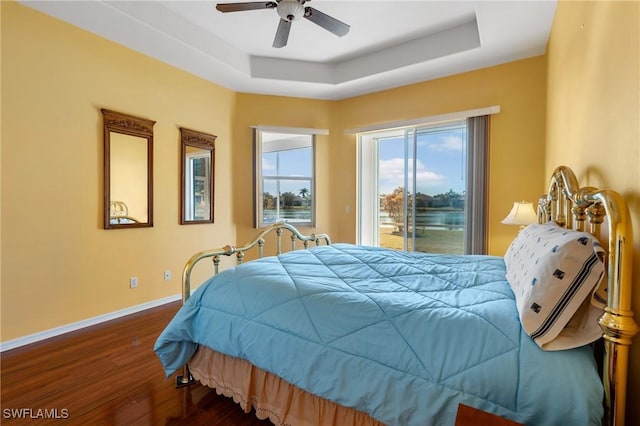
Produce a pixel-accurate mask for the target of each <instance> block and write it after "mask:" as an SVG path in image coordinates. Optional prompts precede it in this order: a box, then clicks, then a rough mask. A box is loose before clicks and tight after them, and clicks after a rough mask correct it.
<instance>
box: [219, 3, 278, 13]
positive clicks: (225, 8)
mask: <svg viewBox="0 0 640 426" xmlns="http://www.w3.org/2000/svg"><path fill="white" fill-rule="evenodd" d="M274 7H278V3H276V2H274V1H266V2H265V1H258V2H255V1H254V2H246V3H218V4H216V9H218V10H219V11H220V12H242V11H244V10H258V9H272V8H274Z"/></svg>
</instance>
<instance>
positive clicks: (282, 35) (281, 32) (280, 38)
mask: <svg viewBox="0 0 640 426" xmlns="http://www.w3.org/2000/svg"><path fill="white" fill-rule="evenodd" d="M289 31H291V21H287V20H286V19H280V23H279V24H278V31H276V37H275V38H274V39H273V47H285V46H286V45H287V41H288V40H289Z"/></svg>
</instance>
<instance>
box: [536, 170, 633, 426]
mask: <svg viewBox="0 0 640 426" xmlns="http://www.w3.org/2000/svg"><path fill="white" fill-rule="evenodd" d="M605 219H606V220H607V223H608V229H607V231H608V232H607V234H605V237H606V238H605V237H603V236H602V234H603V233H602V230H601V225H602V223H603V222H604V221H605ZM550 220H553V221H555V222H556V223H558V224H559V225H560V226H563V227H566V228H571V229H576V230H578V231H587V232H590V233H591V234H593V235H595V236H596V237H598V238H600V241H604V240H605V239H607V240H608V241H609V245H608V247H605V248H607V253H608V256H607V260H606V268H607V279H608V282H607V306H606V307H605V311H604V314H603V315H602V317H601V318H600V320H599V321H598V322H599V324H600V327H601V328H602V332H603V338H604V349H605V352H604V361H603V372H602V381H603V385H604V393H605V398H604V409H605V413H604V421H603V424H605V425H616V426H622V425H624V417H625V402H626V396H627V370H628V368H629V346H630V345H631V340H632V338H633V336H634V335H635V334H636V333H637V332H638V325H637V324H636V322H635V320H634V318H633V311H632V310H631V291H632V287H633V281H632V265H633V231H632V229H631V217H630V215H629V208H628V207H627V204H626V203H625V201H624V199H623V198H622V196H621V195H620V194H619V193H617V192H616V191H613V190H610V189H598V188H593V187H590V186H586V187H580V185H578V180H577V179H576V176H575V174H574V173H573V171H572V170H571V169H570V168H568V167H566V166H559V167H557V168H556V169H555V171H554V172H553V175H552V177H551V182H550V184H549V191H548V193H547V194H546V195H543V196H542V197H541V198H540V200H539V203H538V221H539V222H541V223H544V222H548V221H550ZM585 222H588V223H587V224H588V225H589V226H588V229H585V225H586V224H585Z"/></svg>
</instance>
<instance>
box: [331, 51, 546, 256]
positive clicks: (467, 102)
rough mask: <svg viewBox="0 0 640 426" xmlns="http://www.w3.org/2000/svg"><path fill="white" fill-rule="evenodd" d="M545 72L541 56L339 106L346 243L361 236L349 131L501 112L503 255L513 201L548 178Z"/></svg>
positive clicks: (494, 147)
mask: <svg viewBox="0 0 640 426" xmlns="http://www.w3.org/2000/svg"><path fill="white" fill-rule="evenodd" d="M545 67H546V62H545V58H544V57H542V56H540V57H536V58H533V59H528V60H523V61H518V62H513V63H509V64H506V65H501V66H496V67H491V68H486V69H482V70H479V71H473V72H468V73H464V74H460V75H455V76H452V77H447V78H442V79H438V80H433V81H428V82H424V83H419V84H414V85H411V86H406V87H402V88H398V89H393V90H388V91H384V92H379V93H374V94H371V95H366V96H360V97H356V98H351V99H346V100H343V101H340V102H338V103H337V104H336V106H335V109H334V111H333V117H334V119H333V128H334V129H335V131H334V137H335V138H336V140H335V141H334V143H333V144H332V146H331V149H332V152H331V158H332V159H333V165H332V167H331V169H332V172H333V173H334V174H333V179H334V180H335V182H334V185H332V187H333V188H334V194H335V196H336V198H335V201H334V203H335V204H336V205H337V208H336V209H335V210H333V211H332V214H333V215H334V221H333V222H334V223H335V224H336V226H338V235H339V237H340V238H341V239H343V240H346V241H353V240H355V232H356V209H355V206H356V204H355V203H356V188H355V184H356V170H355V168H354V166H353V165H354V164H356V137H355V136H354V135H344V134H343V133H344V129H353V128H360V127H362V126H366V125H369V124H372V123H381V122H385V121H402V120H410V119H415V118H420V117H426V116H434V115H440V114H445V113H452V112H456V111H465V110H470V109H475V108H481V107H489V106H493V105H499V106H500V109H501V112H500V113H499V114H495V115H494V116H492V118H491V130H490V132H491V133H490V155H489V161H490V164H489V175H490V176H489V231H488V232H489V236H490V240H489V247H488V250H489V253H491V254H496V255H502V254H504V252H505V251H506V249H507V247H508V245H509V243H510V242H511V240H512V239H513V237H514V235H515V232H516V231H517V230H516V229H514V228H513V227H511V226H508V225H503V224H501V223H500V221H501V220H502V219H503V218H504V217H505V216H506V215H507V213H508V212H509V210H510V209H511V207H512V206H513V202H514V201H517V200H519V199H525V200H529V201H535V200H537V198H538V197H539V196H540V194H541V189H540V187H539V186H535V185H531V182H541V181H542V180H543V178H544V170H543V164H544V119H545V117H544V105H545V101H546V93H545V87H546V86H545V85H546V79H545ZM514 176H517V178H514ZM345 182H348V183H350V184H349V185H345ZM345 206H351V213H350V214H347V213H345V208H344V207H345Z"/></svg>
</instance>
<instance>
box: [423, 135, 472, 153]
mask: <svg viewBox="0 0 640 426" xmlns="http://www.w3.org/2000/svg"><path fill="white" fill-rule="evenodd" d="M463 147H464V141H463V140H462V137H461V136H458V135H447V136H444V137H441V138H438V141H437V142H435V143H431V144H429V148H430V149H432V150H434V151H439V152H446V151H449V152H450V151H453V152H462V149H463Z"/></svg>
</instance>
